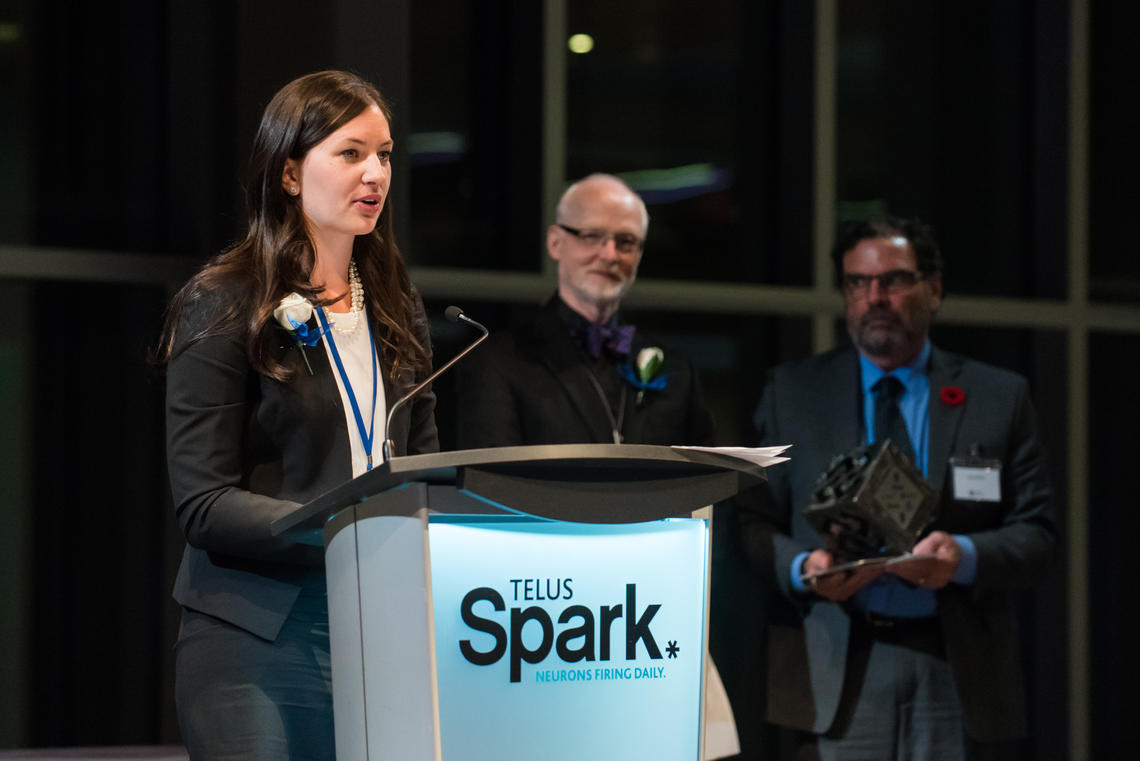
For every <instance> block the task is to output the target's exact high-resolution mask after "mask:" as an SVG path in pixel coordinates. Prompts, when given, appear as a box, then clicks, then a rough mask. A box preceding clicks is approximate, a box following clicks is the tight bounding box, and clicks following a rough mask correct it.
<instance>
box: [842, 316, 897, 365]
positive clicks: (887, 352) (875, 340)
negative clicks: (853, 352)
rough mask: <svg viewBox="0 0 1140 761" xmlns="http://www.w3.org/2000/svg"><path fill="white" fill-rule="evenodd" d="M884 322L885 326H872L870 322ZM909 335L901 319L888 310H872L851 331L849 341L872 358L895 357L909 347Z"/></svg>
mask: <svg viewBox="0 0 1140 761" xmlns="http://www.w3.org/2000/svg"><path fill="white" fill-rule="evenodd" d="M884 321H885V322H886V323H887V324H886V325H882V324H880V325H875V326H872V325H871V323H872V322H880V323H881V322H884ZM911 337H912V336H911V333H910V332H909V331H908V330H907V327H906V325H904V323H903V320H902V318H901V317H900V316H899V315H898V314H897V313H896V312H893V311H891V310H889V309H872V310H869V311H868V312H867V313H866V314H864V315H863V316H862V318H860V320H859V324H858V325H857V326H856V329H855V330H854V331H853V333H852V336H851V339H852V340H853V341H854V342H855V345H856V346H858V347H859V348H860V349H862V351H863V353H864V354H867V355H869V356H872V357H895V356H896V355H897V354H898V353H899V352H900V351H901V350H903V349H905V348H908V347H909V345H910V343H911V342H910V340H909V339H910V338H911Z"/></svg>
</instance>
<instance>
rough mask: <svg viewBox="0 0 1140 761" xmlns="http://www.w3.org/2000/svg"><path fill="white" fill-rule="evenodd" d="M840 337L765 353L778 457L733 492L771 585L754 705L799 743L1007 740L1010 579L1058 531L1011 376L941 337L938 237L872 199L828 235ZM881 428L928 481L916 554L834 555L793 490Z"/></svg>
mask: <svg viewBox="0 0 1140 761" xmlns="http://www.w3.org/2000/svg"><path fill="white" fill-rule="evenodd" d="M832 258H833V260H834V262H835V266H836V272H837V274H838V276H839V282H840V285H841V287H842V291H843V299H844V304H845V306H846V313H847V331H848V333H849V335H850V337H851V341H852V343H853V344H854V346H853V347H847V348H842V349H837V350H834V351H830V352H827V353H825V354H821V355H819V356H816V357H812V358H809V359H807V360H803V361H799V362H792V363H788V364H785V365H781V366H779V367H777V368H776V369H775V370H774V371H773V373H772V376H771V379H770V380H769V383H768V385H767V387H766V388H765V390H764V393H763V397H762V399H761V401H760V406H759V408H758V410H757V412H756V416H755V419H754V422H755V424H756V427H757V430H758V434H759V440H760V442H761V443H781V444H794V445H795V446H794V448H793V449H792V450H791V451H790V454H791V457H792V459H791V461H790V462H788V463H784V464H782V465H779V466H775V467H773V468H770V469H769V470H768V477H769V480H768V483H767V484H766V485H765V486H763V487H761V488H759V489H757V490H755V491H754V492H751V493H749V494H748V495H746V496H745V497H744V498H742V499H740V500H739V505H738V507H739V508H740V510H739V513H738V515H739V520H740V524H741V531H742V538H743V541H744V544H745V546H746V547H747V548H748V552H749V556H750V558H751V561H752V563H753V564H754V566H755V567H756V568H757V569H758V570H759V571H761V572H762V573H763V574H764V575H765V576H767V577H768V578H769V579H770V580H771V581H772V582H773V586H774V589H773V591H772V595H771V600H772V602H770V604H769V609H768V629H767V637H768V642H767V654H768V691H767V715H768V719H769V720H770V721H772V722H774V723H776V724H778V725H782V726H784V727H788V728H790V729H792V730H793V731H794V733H795V741H796V746H797V748H798V758H801V759H832V760H846V759H867V758H874V759H882V760H883V761H890V760H891V759H940V760H942V761H956V760H959V759H991V758H995V759H996V758H1016V757H1019V756H1018V755H1017V747H1016V741H1017V740H1018V739H1020V738H1022V737H1024V735H1025V733H1026V726H1027V718H1026V700H1025V695H1024V693H1023V684H1022V675H1021V669H1020V665H1021V658H1020V656H1019V653H1018V649H1019V648H1018V635H1017V627H1016V620H1015V602H1014V595H1015V592H1016V591H1017V590H1018V589H1019V588H1023V587H1026V586H1028V585H1029V584H1031V583H1033V582H1035V581H1036V580H1038V579H1039V578H1040V577H1041V576H1042V574H1043V572H1044V571H1045V569H1046V567H1047V565H1048V563H1049V561H1050V559H1051V556H1052V554H1053V551H1054V546H1055V543H1056V528H1055V525H1054V518H1053V508H1052V491H1051V488H1050V485H1049V479H1048V474H1047V471H1046V463H1045V460H1044V456H1043V454H1042V451H1041V447H1040V445H1039V443H1038V440H1037V423H1036V415H1035V413H1034V410H1033V405H1032V403H1031V402H1030V399H1029V389H1028V386H1027V383H1026V381H1025V379H1024V378H1022V377H1021V376H1019V375H1016V374H1014V373H1011V372H1008V371H1006V370H1002V369H999V368H996V367H992V366H990V365H985V364H982V363H980V362H976V361H973V360H970V359H967V358H965V357H962V356H959V355H956V354H951V353H950V352H946V351H942V350H940V349H938V348H937V347H936V346H934V345H933V344H932V343H931V341H930V327H931V323H932V321H933V319H934V315H935V313H936V312H937V311H938V308H939V306H940V305H941V303H942V256H941V253H940V252H939V250H938V246H937V244H936V243H935V241H934V238H933V236H932V235H931V233H930V230H929V229H928V228H927V227H926V226H925V225H923V224H922V223H921V222H919V221H917V220H903V219H897V218H894V217H882V218H877V219H872V220H869V221H867V222H864V223H861V224H859V225H857V226H855V227H854V228H852V229H851V230H850V231H848V232H847V233H846V234H844V235H842V236H840V238H839V240H838V241H837V242H836V244H835V246H834V248H833V250H832ZM884 438H890V440H891V441H892V442H894V443H895V444H896V445H898V446H899V448H900V449H901V450H902V451H903V452H904V454H905V455H906V456H907V457H909V458H910V459H911V461H912V462H913V463H914V464H915V466H916V467H917V468H918V469H919V470H920V471H921V472H922V473H923V475H924V476H925V477H926V479H927V481H928V482H929V483H930V485H931V486H932V487H934V489H935V490H936V491H938V492H940V494H941V504H940V512H939V515H938V518H937V519H936V521H935V523H934V525H933V526H932V527H931V530H929V532H928V533H927V534H926V535H925V536H923V537H921V538H920V539H919V541H918V542H917V544H916V545H915V546H914V548H913V552H914V554H916V555H921V556H925V557H924V558H922V559H919V560H914V561H912V562H908V563H900V564H898V565H894V566H891V567H889V568H886V567H884V566H878V567H868V568H861V569H857V570H852V571H843V572H837V573H833V574H827V573H826V572H827V571H828V569H829V568H831V567H832V566H833V565H835V564H836V563H835V559H834V557H833V556H832V555H831V553H830V552H829V551H828V550H826V549H824V547H825V546H826V545H825V542H824V541H823V539H822V538H821V537H820V536H819V535H818V534H817V533H816V532H815V531H814V530H813V529H812V528H811V527H810V526H809V524H808V522H807V520H806V519H805V517H804V514H803V511H804V508H805V507H806V506H807V505H808V503H809V502H810V501H811V495H812V491H813V488H814V486H815V483H816V479H817V477H818V476H819V475H820V474H821V473H823V472H824V471H825V470H826V469H827V468H828V465H829V462H830V461H831V460H832V458H833V457H834V456H836V455H838V454H842V453H845V452H847V451H849V450H851V449H852V448H854V447H856V446H858V445H860V444H870V443H873V442H876V441H879V440H882V439H884Z"/></svg>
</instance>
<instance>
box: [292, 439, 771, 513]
mask: <svg viewBox="0 0 1140 761" xmlns="http://www.w3.org/2000/svg"><path fill="white" fill-rule="evenodd" d="M763 479H764V469H763V468H761V467H760V466H757V465H754V464H752V463H749V462H747V461H745V460H741V459H739V458H736V457H732V456H729V455H723V454H718V453H716V452H708V451H702V450H692V449H676V448H673V447H662V446H648V445H639V444H545V445H537V446H517V447H496V448H489V449H463V450H456V451H451V452H436V453H433V454H423V455H411V456H408V457H396V458H393V459H392V460H390V461H389V462H386V463H383V464H382V465H379V466H377V467H375V468H373V469H372V470H371V471H369V472H367V473H365V474H363V475H361V476H358V477H357V478H354V479H352V480H351V481H348V482H346V483H344V484H342V485H340V486H338V487H337V488H335V489H333V490H332V491H329V492H327V493H325V494H323V495H321V496H320V497H317V498H316V499H314V500H312V501H311V502H308V503H306V504H304V505H302V506H301V507H300V508H298V509H297V510H295V511H294V512H292V513H290V514H289V515H286V516H284V517H282V518H279V519H277V520H276V521H274V522H273V524H272V525H271V527H270V528H271V531H272V533H273V534H274V535H281V534H286V533H290V532H295V531H307V530H311V529H313V528H318V527H319V526H320V525H322V524H323V523H324V522H325V521H327V520H328V518H329V517H331V516H332V515H334V514H335V513H337V512H339V511H340V510H343V509H344V508H346V507H350V506H352V505H354V504H357V503H360V502H363V501H364V500H367V499H369V498H371V497H374V496H376V495H377V494H381V493H382V492H386V491H388V490H390V489H394V488H396V487H399V486H401V485H403V484H407V483H412V482H426V483H428V484H436V485H445V486H455V487H456V488H458V489H461V490H463V491H465V492H467V493H469V494H472V495H474V496H476V497H479V498H481V499H483V500H486V501H488V502H489V503H491V504H492V505H497V506H499V507H500V508H501V510H500V511H501V512H503V513H516V514H517V513H523V514H529V515H534V516H537V517H542V518H552V519H557V520H573V521H581V522H603V523H618V522H620V523H625V522H636V521H640V520H654V519H659V518H665V517H671V516H676V515H682V514H686V513H689V512H691V511H692V510H695V509H697V508H700V507H702V506H704V505H707V504H711V503H712V502H716V501H719V500H721V499H727V498H728V497H730V496H732V495H733V494H735V493H736V492H738V491H740V490H742V489H744V488H747V487H748V486H751V485H753V484H755V483H758V482H759V481H762V480H763Z"/></svg>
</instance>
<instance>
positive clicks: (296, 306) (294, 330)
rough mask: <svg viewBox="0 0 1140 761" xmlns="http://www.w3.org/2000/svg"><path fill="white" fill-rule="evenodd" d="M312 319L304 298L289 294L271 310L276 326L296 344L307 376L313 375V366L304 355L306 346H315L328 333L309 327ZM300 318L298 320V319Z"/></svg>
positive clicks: (311, 310) (311, 308) (309, 305)
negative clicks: (306, 369)
mask: <svg viewBox="0 0 1140 761" xmlns="http://www.w3.org/2000/svg"><path fill="white" fill-rule="evenodd" d="M312 317H313V305H312V304H311V303H310V302H309V300H308V299H306V298H305V297H304V296H301V295H299V294H296V293H290V294H289V295H288V296H286V297H285V298H283V299H281V302H280V303H279V304H278V305H277V308H276V309H274V310H273V318H274V319H275V320H277V324H278V325H280V326H281V327H282V328H284V329H285V332H286V333H288V334H289V337H290V338H292V339H293V340H294V341H296V342H297V348H298V349H300V351H301V359H303V360H305V367H307V368H308V369H309V375H312V374H313V366H312V365H310V364H309V356H308V355H307V354H305V347H306V346H316V345H317V341H320V340H321V336H323V335H324V334H325V333H327V332H328V330H329V329H328V328H327V327H326V328H321V327H317V326H315V325H314V326H313V327H309V324H308V321H309V320H310V319H312ZM298 318H300V319H298Z"/></svg>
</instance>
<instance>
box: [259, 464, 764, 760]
mask: <svg viewBox="0 0 1140 761" xmlns="http://www.w3.org/2000/svg"><path fill="white" fill-rule="evenodd" d="M759 478H762V472H761V470H760V469H759V468H756V467H755V466H751V465H748V464H746V463H743V462H741V461H738V460H733V459H730V458H726V457H722V456H719V455H712V454H708V453H701V452H693V451H689V450H673V449H669V448H665V447H648V446H627V445H571V446H542V447H510V448H503V449H486V450H470V451H462V452H449V453H441V454H437V455H425V456H415V457H405V458H399V459H397V460H394V461H392V462H391V463H388V464H386V465H385V466H383V468H379V469H376V470H374V471H372V472H371V473H368V474H366V475H365V476H362V477H360V478H357V479H354V480H353V481H352V482H350V483H348V484H345V485H344V486H343V487H341V488H339V489H337V490H335V491H334V492H332V493H330V494H328V495H325V496H324V497H321V498H320V499H318V500H315V501H314V502H313V503H310V504H309V505H306V506H304V507H303V508H302V509H301V510H299V511H298V512H297V513H296V514H294V515H292V516H289V517H288V518H286V519H282V520H280V521H278V522H277V523H275V524H274V527H273V529H274V532H275V533H278V534H281V533H288V532H293V533H303V532H306V531H308V532H311V531H312V530H313V529H314V528H317V527H320V526H322V525H323V526H324V541H325V561H326V573H327V577H328V590H329V630H330V638H331V649H332V670H333V701H334V702H333V706H334V717H335V724H336V742H337V758H338V759H339V761H350V760H351V761H356V760H357V759H377V760H379V759H391V758H398V759H402V760H409V761H414V760H417V759H424V760H425V761H428V760H431V759H446V760H447V761H482V760H483V759H487V760H488V761H490V760H491V759H494V761H515V760H516V759H517V760H518V761H521V760H522V759H535V758H542V759H544V761H560V760H561V759H583V758H654V759H661V760H663V761H669V760H671V759H677V760H678V761H681V760H683V761H697V759H700V758H701V757H702V742H703V738H702V736H701V733H702V706H703V696H704V677H705V652H706V640H707V633H706V630H707V620H708V569H709V536H710V528H711V527H710V522H711V510H709V509H707V508H704V507H703V506H705V505H709V504H711V503H713V502H715V501H719V500H721V499H725V498H727V497H729V496H731V495H732V494H734V493H736V492H737V491H739V490H740V489H741V488H743V487H745V486H748V485H751V484H752V483H754V482H755V481H756V480H757V479H759Z"/></svg>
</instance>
